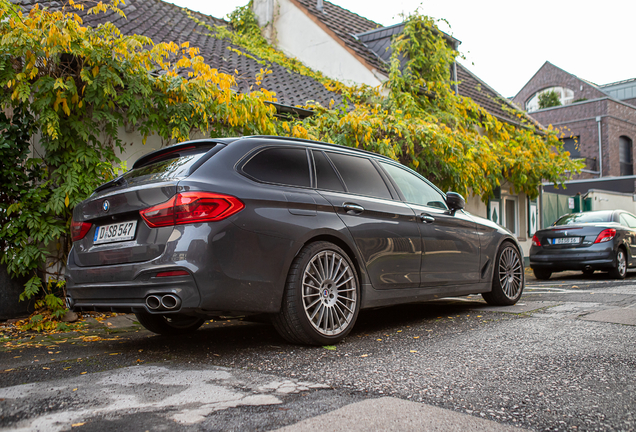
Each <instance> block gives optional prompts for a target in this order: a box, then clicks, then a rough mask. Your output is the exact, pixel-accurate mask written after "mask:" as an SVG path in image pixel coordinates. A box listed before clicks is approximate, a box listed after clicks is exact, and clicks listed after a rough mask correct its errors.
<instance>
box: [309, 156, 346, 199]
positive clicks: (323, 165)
mask: <svg viewBox="0 0 636 432" xmlns="http://www.w3.org/2000/svg"><path fill="white" fill-rule="evenodd" d="M312 153H313V155H314V166H315V167H316V187H317V188H318V189H325V190H332V191H338V192H344V191H345V188H344V186H343V185H342V182H341V181H340V179H339V178H338V174H336V172H335V171H334V170H333V167H332V166H331V162H329V160H327V157H326V156H325V154H324V153H323V152H321V151H318V150H314V151H313V152H312Z"/></svg>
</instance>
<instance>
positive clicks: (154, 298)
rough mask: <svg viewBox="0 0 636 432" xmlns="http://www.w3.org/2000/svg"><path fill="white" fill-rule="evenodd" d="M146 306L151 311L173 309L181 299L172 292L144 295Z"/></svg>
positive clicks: (178, 304) (179, 304) (177, 306)
mask: <svg viewBox="0 0 636 432" xmlns="http://www.w3.org/2000/svg"><path fill="white" fill-rule="evenodd" d="M146 306H147V307H148V309H150V310H153V311H156V310H174V309H177V308H179V306H181V299H180V298H179V297H177V296H176V295H174V294H163V295H162V294H153V295H149V296H148V297H146Z"/></svg>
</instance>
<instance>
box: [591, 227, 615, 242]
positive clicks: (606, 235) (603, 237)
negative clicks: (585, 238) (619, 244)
mask: <svg viewBox="0 0 636 432" xmlns="http://www.w3.org/2000/svg"><path fill="white" fill-rule="evenodd" d="M614 236H616V230H615V229H614V228H608V229H604V230H603V231H601V232H600V233H599V235H598V236H597V237H596V240H594V243H605V242H608V241H610V240H611V239H613V238H614Z"/></svg>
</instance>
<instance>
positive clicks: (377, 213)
mask: <svg viewBox="0 0 636 432" xmlns="http://www.w3.org/2000/svg"><path fill="white" fill-rule="evenodd" d="M313 158H314V166H315V173H316V187H317V188H318V191H319V193H320V194H321V195H323V196H324V197H325V198H326V199H327V200H328V201H329V202H330V203H331V204H332V205H333V207H334V208H335V210H336V213H337V214H338V216H339V217H340V218H341V219H342V221H343V222H344V223H345V225H346V226H347V228H348V229H349V232H350V233H351V236H352V237H353V239H354V241H355V243H356V246H357V247H358V250H359V253H360V256H361V257H362V258H363V259H364V264H365V266H366V269H367V273H368V275H369V278H370V280H371V284H372V285H373V287H374V288H376V289H396V288H416V287H418V286H419V285H420V267H421V263H420V261H421V239H420V232H419V229H418V226H417V225H418V223H417V221H416V217H415V213H413V210H412V209H411V208H410V207H409V206H408V205H406V204H404V203H403V202H401V201H399V200H395V199H393V196H392V194H391V192H390V190H389V187H388V185H387V183H386V182H385V180H384V179H383V177H382V174H381V173H380V171H379V170H378V168H377V167H376V165H375V164H374V163H373V162H372V161H371V160H370V159H369V158H367V157H364V156H357V155H350V154H343V153H337V152H322V151H317V150H314V151H313Z"/></svg>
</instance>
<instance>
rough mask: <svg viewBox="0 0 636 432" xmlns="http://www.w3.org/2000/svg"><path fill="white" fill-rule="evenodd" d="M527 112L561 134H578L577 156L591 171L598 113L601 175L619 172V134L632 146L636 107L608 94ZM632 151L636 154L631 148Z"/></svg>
mask: <svg viewBox="0 0 636 432" xmlns="http://www.w3.org/2000/svg"><path fill="white" fill-rule="evenodd" d="M531 116H532V117H533V118H535V119H536V120H537V121H538V122H539V123H541V124H542V125H544V126H548V125H553V126H554V127H555V128H556V129H558V130H560V131H561V132H562V133H563V137H567V136H578V137H579V150H580V152H581V157H584V158H585V159H586V168H587V169H588V170H592V171H598V123H597V121H596V118H597V117H601V140H602V144H603V176H604V177H606V176H619V175H620V156H619V137H620V136H626V137H628V138H630V139H631V140H632V146H633V143H634V142H636V108H635V107H631V106H628V105H625V104H623V103H620V102H616V101H613V100H611V99H609V98H605V99H601V100H595V101H585V102H579V103H575V104H571V105H566V106H562V107H555V108H547V109H543V110H539V111H535V112H533V113H531ZM632 155H636V153H635V150H634V148H632ZM635 165H636V164H635ZM596 177H598V176H597V175H595V174H591V173H581V174H579V175H577V176H575V179H584V178H596Z"/></svg>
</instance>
